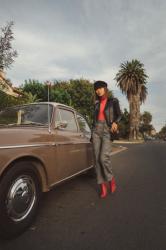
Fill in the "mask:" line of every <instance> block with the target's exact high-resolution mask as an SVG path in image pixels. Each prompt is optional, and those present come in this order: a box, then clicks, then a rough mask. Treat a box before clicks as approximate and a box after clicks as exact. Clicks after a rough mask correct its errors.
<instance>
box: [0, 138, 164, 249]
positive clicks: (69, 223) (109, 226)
mask: <svg viewBox="0 0 166 250" xmlns="http://www.w3.org/2000/svg"><path fill="white" fill-rule="evenodd" d="M125 146H126V145H125ZM127 147H128V150H125V151H122V152H121V153H119V154H116V155H114V156H112V164H113V169H114V173H115V175H116V180H117V185H118V189H117V192H116V194H114V195H111V194H110V195H109V196H108V197H107V198H106V199H104V200H101V199H100V198H99V197H98V193H97V191H98V190H97V186H96V181H95V179H94V178H92V177H89V176H87V175H83V176H80V177H77V178H75V179H73V180H71V181H69V182H67V183H65V184H63V185H61V186H59V187H57V188H56V189H54V190H52V191H51V192H49V193H47V194H45V195H44V196H43V199H42V202H41V208H40V211H39V213H38V217H37V219H36V221H35V222H34V224H33V225H32V227H31V228H30V229H28V230H27V231H26V232H25V233H24V234H23V235H21V236H20V237H18V238H17V239H14V240H11V241H5V242H4V241H0V250H16V249H17V250H30V249H35V250H39V249H47V250H56V249H57V250H64V249H73V250H75V249H77V250H80V249H82V250H86V249H90V250H98V249H100V250H104V249H109V250H130V249H131V250H135V249H137V250H145V249H146V250H165V249H166V142H165V143H159V142H152V143H145V144H139V145H129V146H127Z"/></svg>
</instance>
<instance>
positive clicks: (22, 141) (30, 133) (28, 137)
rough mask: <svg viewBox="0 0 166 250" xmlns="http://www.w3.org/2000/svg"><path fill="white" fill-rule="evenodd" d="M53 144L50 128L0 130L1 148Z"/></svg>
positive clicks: (4, 128)
mask: <svg viewBox="0 0 166 250" xmlns="http://www.w3.org/2000/svg"><path fill="white" fill-rule="evenodd" d="M50 142H53V138H52V135H51V134H50V133H49V132H48V128H40V127H37V128H36V127H35V128H34V127H21V126H20V127H10V128H7V127H3V128H2V127H1V128H0V147H1V148H2V147H3V146H17V145H26V144H27V145H33V144H40V143H46V144H47V143H50Z"/></svg>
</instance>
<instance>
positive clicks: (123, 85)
mask: <svg viewBox="0 0 166 250" xmlns="http://www.w3.org/2000/svg"><path fill="white" fill-rule="evenodd" d="M147 78H148V76H147V75H146V73H145V69H144V65H143V64H142V63H141V62H140V61H138V60H132V61H131V62H129V61H127V62H125V63H122V64H121V65H120V70H119V72H118V73H117V74H116V77H115V79H116V81H117V85H118V87H119V88H120V89H121V91H122V93H124V94H125V95H126V97H127V99H128V101H129V110H130V133H129V139H130V140H133V139H136V140H138V139H139V124H140V105H141V104H142V103H143V102H144V101H145V99H146V96H147V87H146V83H147Z"/></svg>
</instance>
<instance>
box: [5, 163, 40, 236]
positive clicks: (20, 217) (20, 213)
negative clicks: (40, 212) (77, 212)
mask: <svg viewBox="0 0 166 250" xmlns="http://www.w3.org/2000/svg"><path fill="white" fill-rule="evenodd" d="M40 196H41V188H40V182H39V178H38V175H37V172H36V170H35V166H33V164H32V163H29V162H23V161H22V162H17V163H16V164H14V166H12V168H11V169H9V171H8V172H7V173H6V174H5V175H4V176H3V177H2V179H1V181H0V236H1V237H3V238H7V239H9V238H13V237H15V236H17V235H19V234H20V233H22V232H24V230H25V229H26V228H27V227H28V226H29V225H30V224H31V223H32V221H33V219H34V217H35V215H36V212H37V208H38V205H39V200H40Z"/></svg>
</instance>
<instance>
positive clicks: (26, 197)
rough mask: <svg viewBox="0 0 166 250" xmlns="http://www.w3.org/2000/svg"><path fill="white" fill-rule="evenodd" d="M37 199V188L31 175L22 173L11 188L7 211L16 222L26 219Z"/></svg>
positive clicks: (7, 200)
mask: <svg viewBox="0 0 166 250" xmlns="http://www.w3.org/2000/svg"><path fill="white" fill-rule="evenodd" d="M35 200H36V188H35V183H34V180H33V179H32V178H31V176H28V175H22V176H20V177H19V178H18V179H16V180H15V181H14V182H13V183H12V186H11V187H10V189H9V192H8V194H7V199H6V206H7V213H8V215H9V217H10V219H12V220H13V221H15V222H18V221H22V220H24V219H25V218H26V217H27V216H28V214H29V213H30V212H31V209H32V207H33V205H34V203H35Z"/></svg>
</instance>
